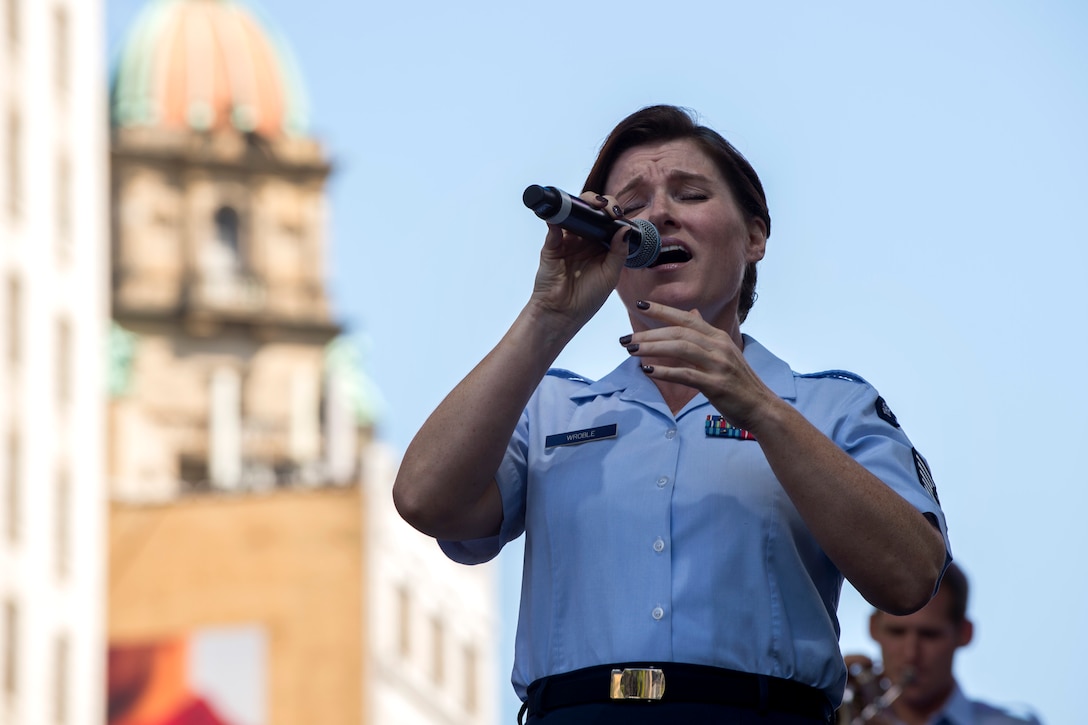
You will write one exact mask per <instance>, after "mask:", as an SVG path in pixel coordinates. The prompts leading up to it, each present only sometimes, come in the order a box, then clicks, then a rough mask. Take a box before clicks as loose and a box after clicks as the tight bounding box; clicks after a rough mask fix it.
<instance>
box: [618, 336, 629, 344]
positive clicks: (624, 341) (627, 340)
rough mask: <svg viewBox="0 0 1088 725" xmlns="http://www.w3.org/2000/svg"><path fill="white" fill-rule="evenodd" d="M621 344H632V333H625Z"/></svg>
mask: <svg viewBox="0 0 1088 725" xmlns="http://www.w3.org/2000/svg"><path fill="white" fill-rule="evenodd" d="M620 344H621V345H630V344H631V336H630V335H624V336H623V337H621V338H620Z"/></svg>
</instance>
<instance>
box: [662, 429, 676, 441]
mask: <svg viewBox="0 0 1088 725" xmlns="http://www.w3.org/2000/svg"><path fill="white" fill-rule="evenodd" d="M665 437H666V438H668V439H669V440H670V441H671V440H672V439H673V438H675V437H676V429H675V428H669V429H668V430H667V431H665Z"/></svg>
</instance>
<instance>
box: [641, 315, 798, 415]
mask: <svg viewBox="0 0 1088 725" xmlns="http://www.w3.org/2000/svg"><path fill="white" fill-rule="evenodd" d="M644 304H648V307H645V308H644V309H643V307H642V305H644ZM639 308H640V313H639V314H641V315H644V316H646V317H650V318H653V319H654V320H657V321H658V322H661V323H663V325H662V326H661V327H657V328H653V329H649V330H643V331H641V332H637V333H633V334H632V335H631V336H630V340H628V339H627V337H624V338H623V339H622V340H621V342H623V343H624V344H625V345H626V347H627V350H628V352H630V353H631V354H632V355H638V356H639V357H640V358H641V359H642V363H643V369H644V370H645V371H646V373H647V374H648V375H651V376H652V377H653V378H654V379H655V380H660V381H665V382H670V383H680V384H682V385H686V386H688V387H691V388H694V389H695V390H698V391H699V392H701V393H702V394H703V395H705V396H706V398H707V400H709V401H710V403H711V405H713V406H714V408H715V409H717V411H718V412H719V413H721V414H722V415H723V416H725V418H726V420H728V421H729V422H730V423H731V424H733V425H735V426H738V427H740V428H744V429H746V430H750V431H752V432H753V433H754V432H755V428H756V427H758V419H759V417H760V416H759V413H760V411H761V410H762V409H764V408H765V407H766V406H768V405H774V404H775V403H778V402H780V399H779V398H778V396H777V395H775V394H774V392H773V391H771V389H770V388H768V387H767V386H766V385H765V384H764V383H763V381H762V380H760V379H759V376H758V375H756V373H755V371H753V370H752V368H751V366H749V365H748V362H747V361H746V360H745V359H744V352H743V351H742V350H741V348H740V347H739V346H738V345H737V344H736V342H734V340H733V338H732V337H731V336H730V335H729V333H727V332H726V331H724V330H721V329H719V328H717V327H714V326H713V325H711V324H710V323H709V322H707V321H706V320H704V319H703V317H702V315H700V314H699V311H698V310H692V311H690V312H688V311H685V310H680V309H677V308H675V307H669V306H668V305H663V304H659V303H656V302H654V303H640V304H639Z"/></svg>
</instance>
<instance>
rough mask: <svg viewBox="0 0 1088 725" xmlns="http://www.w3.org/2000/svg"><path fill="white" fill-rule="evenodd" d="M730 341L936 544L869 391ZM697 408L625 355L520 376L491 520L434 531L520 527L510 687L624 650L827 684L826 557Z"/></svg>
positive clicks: (759, 458) (745, 451)
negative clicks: (591, 373)
mask: <svg viewBox="0 0 1088 725" xmlns="http://www.w3.org/2000/svg"><path fill="white" fill-rule="evenodd" d="M744 341H745V346H744V356H745V359H746V360H747V361H748V363H749V365H751V366H752V368H753V369H754V370H755V372H756V373H757V374H758V375H759V377H760V378H761V379H762V380H763V382H764V383H765V384H766V385H767V386H768V387H770V388H771V389H772V390H773V391H774V392H775V393H776V394H778V395H779V396H780V397H782V398H783V399H785V400H787V401H789V402H790V403H791V404H793V405H794V406H795V407H796V408H797V409H798V410H799V411H800V412H801V413H802V414H804V416H805V417H806V418H807V419H808V420H809V421H811V422H812V423H813V424H814V425H815V426H816V427H817V428H818V429H820V430H821V431H823V432H824V433H825V434H826V435H828V436H829V437H830V438H831V439H832V440H834V441H835V443H837V444H838V445H839V446H840V447H841V448H842V449H843V450H844V451H846V452H847V453H849V454H850V455H851V456H852V457H853V458H854V459H855V460H857V461H858V462H859V463H861V464H862V465H863V466H865V467H866V468H867V469H869V470H870V471H872V472H873V473H874V474H875V475H876V476H877V477H878V478H880V479H881V480H883V481H884V482H885V483H887V484H888V485H889V486H891V487H892V488H893V489H895V490H896V491H897V492H898V493H899V494H900V495H902V496H903V497H904V498H905V499H907V500H908V501H910V502H911V503H912V504H913V505H914V506H915V507H916V508H918V509H919V510H920V511H922V512H924V513H926V514H929V515H930V516H929V517H930V518H931V519H932V520H933V521H935V522H936V523H937V524H938V526H939V528H940V530H941V533H942V534H944V536H945V545H946V547H947V544H948V538H947V530H946V526H945V520H944V514H943V513H942V512H941V508H940V505H939V504H938V503H937V501H936V500H935V491H934V490H933V488H932V479H931V478H929V472H928V469H926V467H925V462H924V460H923V459H922V458H921V456H919V455H918V454H917V453H916V452H915V451H914V449H913V447H912V446H911V443H910V441H909V440H908V439H907V437H906V435H905V434H904V433H903V432H902V430H900V429H899V427H898V423H896V422H895V417H894V416H893V415H892V414H891V411H890V410H888V409H887V406H885V405H883V400H882V399H880V398H879V397H878V395H877V392H876V391H875V390H874V389H873V388H872V387H871V386H870V385H868V384H867V383H866V382H864V381H863V380H861V379H860V378H858V377H857V376H854V375H851V374H849V373H842V372H832V373H820V374H818V375H798V374H796V373H794V372H793V371H791V370H790V368H789V366H788V365H786V363H784V362H783V361H781V360H779V359H778V358H776V357H774V356H773V355H772V354H771V353H770V352H768V351H767V350H766V349H765V348H764V347H763V346H762V345H760V344H759V343H758V342H756V341H755V340H753V339H752V338H750V337H747V336H745V338H744ZM711 415H717V411H716V410H715V409H714V408H713V407H712V406H711V405H710V403H709V402H708V401H707V399H706V397H704V396H703V395H702V394H701V393H700V394H697V395H696V396H695V398H693V399H692V400H691V401H690V402H689V403H688V404H687V405H686V406H684V408H683V410H681V411H680V413H679V414H678V415H676V416H674V415H673V414H672V413H671V412H670V410H669V408H668V406H667V405H666V404H665V402H664V400H663V398H662V397H661V394H660V392H659V391H658V389H657V387H656V386H655V385H654V384H653V382H652V381H651V380H650V379H649V378H648V377H647V376H646V375H645V373H643V372H642V370H641V369H640V367H639V361H638V359H637V358H634V357H632V358H629V359H628V360H626V361H624V363H623V364H621V365H620V366H619V367H618V368H617V369H616V370H614V371H613V372H611V373H610V374H609V375H608V376H606V377H605V378H603V379H602V380H600V381H599V382H595V383H594V382H591V381H588V380H585V379H583V378H580V377H577V376H574V375H572V374H570V373H566V372H563V371H551V372H549V374H548V375H547V376H546V377H545V378H544V380H543V381H542V382H541V384H540V386H539V387H538V388H537V390H536V392H535V393H534V394H533V396H532V398H531V399H530V401H529V404H528V405H527V406H526V408H525V411H524V412H523V414H522V416H521V420H520V422H519V423H518V425H517V428H516V430H515V431H514V435H513V437H512V439H511V440H510V444H509V446H508V448H507V451H506V455H505V458H504V459H503V461H502V464H501V467H500V468H499V471H498V472H497V474H496V480H497V482H498V485H499V488H500V490H501V492H502V498H503V523H502V529H501V531H500V533H499V535H498V536H495V537H492V538H488V539H477V540H473V541H463V542H448V541H444V542H441V545H442V548H443V550H444V551H445V552H446V554H447V555H448V556H449V557H450V558H452V559H454V560H455V561H459V562H462V563H466V564H473V563H479V562H482V561H487V560H489V559H491V558H493V557H494V556H495V555H496V554H498V552H499V550H500V549H501V548H502V545H503V544H504V543H506V542H508V541H511V540H513V539H514V538H516V537H517V536H519V535H521V533H522V532H525V536H526V538H525V562H524V574H523V579H522V594H521V611H520V615H519V618H518V629H517V640H516V643H515V658H514V672H513V677H512V680H513V683H514V688H515V690H516V691H517V693H518V695H519V696H520V697H521V698H522V699H524V698H525V693H526V688H527V686H528V685H529V683H531V682H533V681H534V680H536V679H538V678H540V677H544V676H546V675H552V674H558V673H561V672H568V671H570V670H575V669H579V668H582V667H588V666H591V665H599V664H611V663H618V662H630V661H642V662H688V663H695V664H707V665H715V666H719V667H727V668H731V669H736V670H743V671H747V672H755V673H762V674H767V675H773V676H776V677H782V678H788V679H792V680H796V681H798V682H802V683H805V684H808V685H811V686H814V687H817V688H820V689H822V690H825V691H826V692H827V694H828V696H829V698H830V699H831V701H832V702H833V703H837V702H838V701H839V700H840V698H841V696H842V690H843V685H844V683H845V681H846V670H845V668H844V665H843V661H842V657H841V655H840V653H839V647H838V636H839V625H838V620H837V618H836V615H835V610H836V608H837V606H838V600H839V592H840V590H841V586H842V575H841V574H840V573H839V570H838V569H837V568H836V567H835V565H834V564H832V563H831V561H830V560H829V559H828V558H827V555H826V554H825V553H824V552H823V550H822V549H821V548H820V547H819V545H817V543H816V541H815V540H814V539H813V537H812V535H811V534H810V533H809V531H808V528H807V527H806V526H805V524H804V522H803V521H802V520H801V517H800V516H799V515H798V513H797V511H796V509H795V508H794V506H793V504H792V503H791V502H790V500H789V498H788V497H787V495H786V493H785V491H784V490H783V489H782V487H781V485H780V484H779V482H778V480H777V479H776V478H775V476H774V474H773V473H772V472H771V469H770V466H769V465H768V463H767V460H766V458H765V457H764V455H763V451H762V449H761V448H760V446H759V443H758V442H756V441H755V440H744V439H738V438H729V437H722V436H713V435H708V433H707V418H708V416H711ZM613 426H614V428H613ZM613 430H614V436H613V437H607V436H609V434H611V433H613ZM576 440H582V441H583V442H580V443H573V441H576ZM947 558H948V560H951V556H950V555H949V556H948V557H947Z"/></svg>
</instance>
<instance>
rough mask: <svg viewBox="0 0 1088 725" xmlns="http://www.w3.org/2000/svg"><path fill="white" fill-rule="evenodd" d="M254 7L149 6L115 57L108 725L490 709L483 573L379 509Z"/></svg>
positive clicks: (479, 714)
mask: <svg viewBox="0 0 1088 725" xmlns="http://www.w3.org/2000/svg"><path fill="white" fill-rule="evenodd" d="M272 27H273V26H272V25H271V24H270V23H269V22H268V21H267V19H265V18H262V17H259V16H258V15H257V14H256V11H255V10H254V8H252V7H250V6H249V5H248V4H246V3H244V2H241V0H238V1H234V0H151V2H148V3H147V5H146V7H145V9H144V11H143V13H142V14H141V15H140V17H139V18H138V19H137V21H136V23H135V24H134V26H133V28H132V30H131V33H130V35H129V37H128V39H127V40H126V42H125V45H124V48H123V51H122V54H121V56H120V59H119V63H118V66H117V68H116V69H115V73H114V79H113V85H112V90H111V107H110V111H111V120H112V137H111V148H110V172H111V204H112V205H111V212H112V216H111V218H112V228H111V239H112V266H111V289H112V316H113V328H112V332H111V338H110V339H111V343H110V351H111V357H110V365H111V368H110V386H111V393H112V397H111V403H110V406H109V453H108V470H109V488H110V499H111V503H110V506H109V538H108V546H109V552H108V556H109V579H108V599H107V601H108V638H109V645H110V646H109V653H110V659H109V672H108V676H109V706H110V720H109V722H110V723H111V725H127V724H128V723H134V722H139V723H141V725H143V724H145V723H154V722H160V721H163V722H164V721H166V719H167V718H169V717H174V718H176V720H170V722H172V723H173V722H178V723H183V722H186V720H184V718H190V717H191V718H194V719H193V720H192V721H193V722H197V721H198V720H197V718H204V719H202V720H199V722H201V723H203V722H215V721H216V720H215V719H216V718H218V719H219V720H220V721H222V722H223V723H230V724H231V725H257V724H258V723H259V724H261V725H265V724H267V725H294V724H302V723H322V724H323V725H338V724H341V723H342V724H343V725H355V724H357V723H382V724H383V725H384V724H386V723H394V724H395V723H411V724H415V723H488V722H492V721H494V719H495V707H496V702H495V700H496V694H495V692H496V687H497V684H496V682H497V678H496V677H495V676H494V669H495V638H496V634H495V632H496V630H497V627H496V626H495V622H494V620H493V600H494V596H493V583H492V581H491V574H490V573H489V571H490V570H488V569H486V568H485V569H477V570H469V571H466V570H464V569H463V568H460V567H455V566H454V565H452V564H450V563H449V562H446V561H444V559H443V558H442V556H441V554H440V552H439V551H438V550H437V547H435V546H434V544H433V542H430V541H428V540H426V539H424V537H422V536H420V535H418V534H416V533H415V532H413V531H411V530H410V529H408V528H407V527H406V526H405V525H404V524H403V523H402V522H401V521H400V520H399V518H398V517H397V516H396V513H395V512H394V511H393V510H392V506H391V504H390V489H391V486H392V480H393V477H394V475H395V461H394V460H393V457H392V456H391V455H390V454H389V453H388V452H386V451H385V450H384V449H383V448H382V447H381V446H380V445H378V444H376V443H375V442H374V441H373V439H372V430H373V422H374V416H375V410H374V408H373V406H372V404H371V403H372V402H373V401H372V399H371V398H369V397H368V396H367V395H366V390H367V388H366V385H365V382H364V381H363V380H362V379H361V378H360V373H359V365H358V361H357V360H356V354H357V350H356V349H355V348H354V347H353V343H352V341H351V340H350V338H347V337H345V336H344V335H343V334H342V330H341V328H340V326H339V324H338V323H337V321H336V319H335V317H334V315H333V313H332V311H331V309H330V304H329V299H328V294H327V291H326V287H325V281H324V274H325V267H326V263H327V256H328V255H327V228H326V227H327V208H326V206H327V203H326V191H325V186H326V183H327V180H328V178H329V174H330V172H331V164H330V160H329V158H328V157H327V155H326V153H325V151H324V150H323V148H322V147H321V145H320V144H319V143H318V141H317V140H316V139H315V138H313V137H312V136H311V135H310V134H309V132H308V126H307V112H306V104H305V98H304V92H303V88H302V85H301V83H300V81H299V76H298V74H297V72H296V70H295V67H294V63H293V60H292V56H291V54H290V52H289V50H288V48H287V46H286V44H285V43H284V42H283V40H282V38H281V37H280V36H278V35H277V34H275V33H274V32H273V31H272ZM345 72H347V71H345ZM354 90H355V89H353V91H352V92H354Z"/></svg>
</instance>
